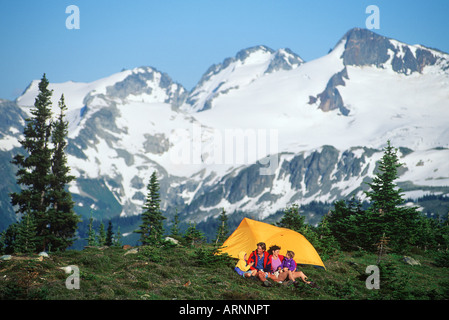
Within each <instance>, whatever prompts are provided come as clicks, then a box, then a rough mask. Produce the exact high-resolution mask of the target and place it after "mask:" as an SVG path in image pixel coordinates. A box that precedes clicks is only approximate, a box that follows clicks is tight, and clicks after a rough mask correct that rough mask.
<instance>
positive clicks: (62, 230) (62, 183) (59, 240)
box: [48, 95, 80, 250]
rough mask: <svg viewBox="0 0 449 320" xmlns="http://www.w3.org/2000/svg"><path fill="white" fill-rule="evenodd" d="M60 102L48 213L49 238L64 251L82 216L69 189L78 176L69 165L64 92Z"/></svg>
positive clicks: (57, 248) (55, 131) (72, 237)
mask: <svg viewBox="0 0 449 320" xmlns="http://www.w3.org/2000/svg"><path fill="white" fill-rule="evenodd" d="M58 104H59V110H60V113H59V116H58V119H57V121H56V122H55V124H54V126H53V134H52V143H53V156H52V161H51V176H50V190H49V197H50V206H51V207H50V209H49V215H48V216H49V225H50V227H49V228H50V230H49V234H50V239H49V241H50V243H51V246H52V249H53V250H64V249H66V248H67V247H69V246H70V245H72V244H73V241H74V239H75V232H76V229H77V225H78V223H79V222H80V219H79V217H78V215H77V214H76V213H75V211H74V210H73V207H74V202H73V201H72V194H71V193H70V192H69V191H68V190H67V185H68V184H69V183H70V182H71V181H73V180H75V177H74V176H72V175H70V174H69V172H70V168H69V166H68V165H67V157H66V155H65V149H66V147H67V142H66V141H65V139H66V137H67V134H68V122H67V121H65V119H64V118H65V115H64V113H65V111H66V110H67V107H66V105H65V101H64V95H62V96H61V99H60V101H59V103H58Z"/></svg>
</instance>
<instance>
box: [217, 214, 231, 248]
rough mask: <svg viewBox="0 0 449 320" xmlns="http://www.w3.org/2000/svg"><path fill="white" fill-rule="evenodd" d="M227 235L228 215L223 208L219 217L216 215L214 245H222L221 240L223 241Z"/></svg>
mask: <svg viewBox="0 0 449 320" xmlns="http://www.w3.org/2000/svg"><path fill="white" fill-rule="evenodd" d="M228 235H229V228H228V216H227V215H226V211H225V209H224V208H223V209H222V211H221V213H220V217H218V228H217V235H216V240H215V245H222V244H223V242H225V240H226V239H227V237H228Z"/></svg>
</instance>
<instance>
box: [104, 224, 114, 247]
mask: <svg viewBox="0 0 449 320" xmlns="http://www.w3.org/2000/svg"><path fill="white" fill-rule="evenodd" d="M113 240H114V233H113V232H112V222H111V220H109V224H108V231H107V232H106V242H105V245H107V246H108V247H111V246H112V245H113Z"/></svg>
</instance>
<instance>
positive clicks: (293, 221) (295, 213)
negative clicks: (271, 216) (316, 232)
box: [276, 203, 306, 233]
mask: <svg viewBox="0 0 449 320" xmlns="http://www.w3.org/2000/svg"><path fill="white" fill-rule="evenodd" d="M276 225H277V226H278V227H282V228H287V229H291V230H293V231H296V232H299V233H303V232H304V230H305V227H306V226H305V216H303V215H301V214H300V213H299V206H298V205H297V204H296V203H294V204H292V205H291V206H290V207H287V208H285V209H284V215H283V216H282V218H281V220H280V221H279V222H278V223H276Z"/></svg>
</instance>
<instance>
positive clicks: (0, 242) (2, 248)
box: [0, 230, 6, 255]
mask: <svg viewBox="0 0 449 320" xmlns="http://www.w3.org/2000/svg"><path fill="white" fill-rule="evenodd" d="M5 252H6V230H5V231H3V232H0V254H2V255H3V254H4V253H5Z"/></svg>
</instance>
